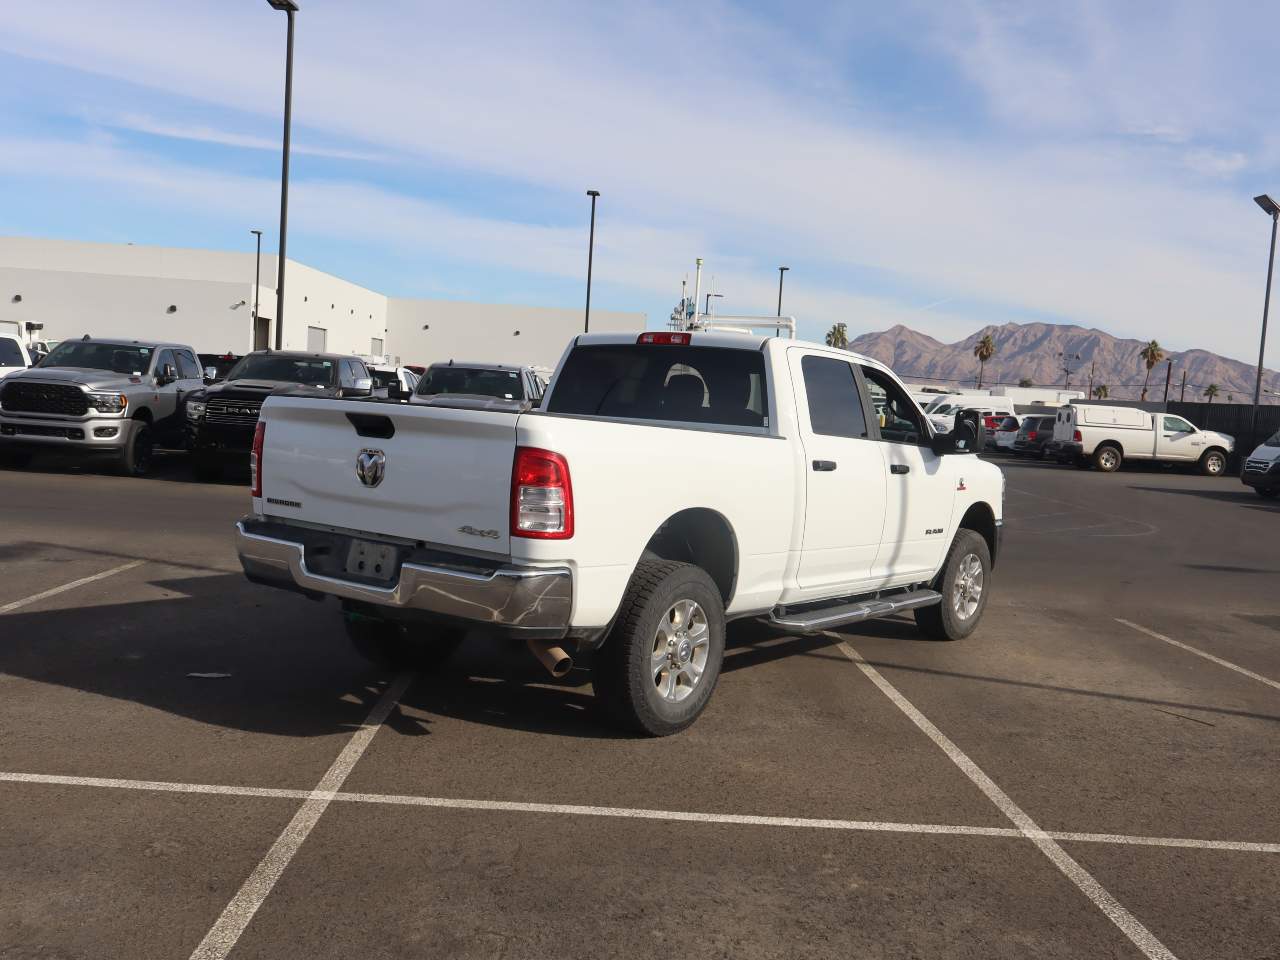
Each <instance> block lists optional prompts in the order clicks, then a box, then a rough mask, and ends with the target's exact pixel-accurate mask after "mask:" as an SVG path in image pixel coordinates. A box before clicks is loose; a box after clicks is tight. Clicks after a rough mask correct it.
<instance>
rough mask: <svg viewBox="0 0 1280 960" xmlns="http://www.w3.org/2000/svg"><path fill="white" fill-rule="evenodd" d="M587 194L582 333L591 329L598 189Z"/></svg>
mask: <svg viewBox="0 0 1280 960" xmlns="http://www.w3.org/2000/svg"><path fill="white" fill-rule="evenodd" d="M587 196H588V197H590V198H591V238H590V239H589V240H588V241H587V315H586V317H585V318H584V319H583V321H582V332H583V333H589V332H590V331H591V261H592V259H593V258H594V257H595V252H596V197H598V196H600V191H599V190H588V191H587Z"/></svg>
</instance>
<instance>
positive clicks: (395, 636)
mask: <svg viewBox="0 0 1280 960" xmlns="http://www.w3.org/2000/svg"><path fill="white" fill-rule="evenodd" d="M342 622H343V626H345V627H346V629H347V639H348V640H350V641H351V645H352V646H353V647H354V648H355V650H356V653H358V654H360V656H362V657H364V659H366V660H368V661H369V662H370V663H372V664H376V665H377V666H379V667H384V668H386V669H389V670H437V669H439V668H440V667H441V666H442V665H443V664H445V663H447V662H448V661H449V659H450V658H451V657H452V656H453V654H454V653H455V652H456V651H457V649H458V647H459V646H461V644H462V640H463V637H464V636H465V635H466V631H465V630H463V629H462V628H459V627H434V626H421V627H417V628H410V627H408V626H407V625H405V624H401V623H396V622H394V621H391V620H379V619H378V618H377V617H370V616H366V615H364V614H362V613H357V612H355V611H352V610H344V611H343V613H342Z"/></svg>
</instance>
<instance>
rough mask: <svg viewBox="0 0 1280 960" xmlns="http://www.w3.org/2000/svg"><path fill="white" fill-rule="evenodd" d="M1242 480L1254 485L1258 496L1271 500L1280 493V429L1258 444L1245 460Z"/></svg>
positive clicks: (1251, 485)
mask: <svg viewBox="0 0 1280 960" xmlns="http://www.w3.org/2000/svg"><path fill="white" fill-rule="evenodd" d="M1240 481H1241V482H1242V483H1244V484H1247V485H1248V486H1250V487H1253V489H1254V490H1256V491H1257V492H1258V496H1260V497H1264V498H1266V499H1267V500H1271V499H1272V498H1274V497H1275V496H1276V495H1277V494H1280V430H1277V431H1276V432H1275V433H1273V434H1272V435H1271V436H1269V437H1267V439H1265V440H1263V441H1262V443H1260V444H1259V445H1258V448H1257V449H1256V450H1254V451H1253V453H1251V454H1249V457H1248V459H1247V460H1245V462H1244V469H1243V470H1241V471H1240Z"/></svg>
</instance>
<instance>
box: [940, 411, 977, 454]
mask: <svg viewBox="0 0 1280 960" xmlns="http://www.w3.org/2000/svg"><path fill="white" fill-rule="evenodd" d="M983 434H984V431H982V430H979V429H978V425H977V422H976V421H975V420H974V418H973V417H972V416H965V414H963V413H957V414H956V421H955V425H954V426H953V427H952V428H951V432H950V433H936V434H934V435H933V440H932V442H931V443H930V445H929V446H930V448H931V449H932V450H933V452H934V453H936V454H937V455H938V456H943V455H945V454H948V453H977V452H978V451H979V450H981V449H982V443H983V439H984V436H983Z"/></svg>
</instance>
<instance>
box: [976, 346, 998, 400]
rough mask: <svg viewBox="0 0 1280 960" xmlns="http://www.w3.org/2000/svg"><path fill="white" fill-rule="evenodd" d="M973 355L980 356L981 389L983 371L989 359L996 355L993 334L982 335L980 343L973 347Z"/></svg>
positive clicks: (980, 385) (979, 379) (979, 384)
mask: <svg viewBox="0 0 1280 960" xmlns="http://www.w3.org/2000/svg"><path fill="white" fill-rule="evenodd" d="M973 355H974V356H975V357H977V358H978V389H979V390H981V389H982V372H983V370H984V369H986V366H987V361H988V360H990V359H991V358H992V357H994V356H995V355H996V342H995V341H994V340H992V339H991V334H989V333H984V334H983V335H982V339H981V340H979V341H978V345H977V346H975V347H974V348H973Z"/></svg>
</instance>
